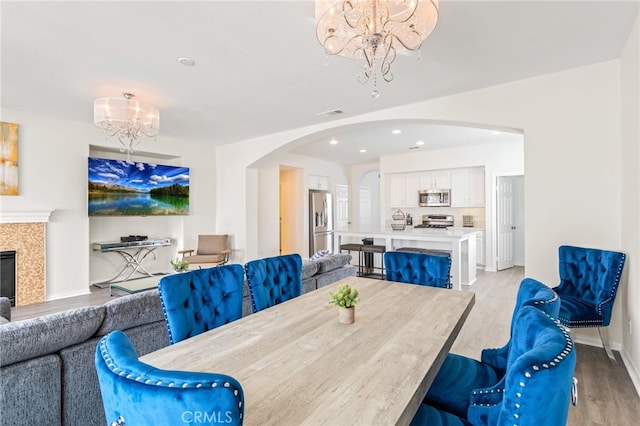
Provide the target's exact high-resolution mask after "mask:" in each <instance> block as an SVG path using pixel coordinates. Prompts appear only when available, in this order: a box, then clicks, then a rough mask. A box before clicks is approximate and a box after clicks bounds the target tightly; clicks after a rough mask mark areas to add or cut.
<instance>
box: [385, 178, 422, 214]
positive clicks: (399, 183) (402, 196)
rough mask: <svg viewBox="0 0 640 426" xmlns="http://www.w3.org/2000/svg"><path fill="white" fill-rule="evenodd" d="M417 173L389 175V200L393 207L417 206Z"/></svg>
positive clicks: (418, 184)
mask: <svg viewBox="0 0 640 426" xmlns="http://www.w3.org/2000/svg"><path fill="white" fill-rule="evenodd" d="M419 189H420V174H419V173H398V174H392V175H389V201H390V206H391V207H393V208H407V207H418V190H419Z"/></svg>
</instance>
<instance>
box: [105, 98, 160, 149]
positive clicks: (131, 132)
mask: <svg viewBox="0 0 640 426" xmlns="http://www.w3.org/2000/svg"><path fill="white" fill-rule="evenodd" d="M122 95H123V96H124V98H100V99H96V100H95V101H94V102H93V122H94V123H95V125H96V126H98V127H100V128H101V129H103V130H104V134H105V137H115V138H116V139H118V141H119V142H120V144H121V145H122V146H121V147H120V152H126V153H127V160H129V154H131V153H133V152H134V151H135V150H136V148H137V146H138V145H139V144H140V142H141V141H140V136H142V135H144V136H147V137H154V136H156V135H157V134H158V132H159V130H160V113H159V112H158V109H157V108H156V107H154V106H152V105H147V104H144V103H142V102H138V101H137V100H135V99H133V97H134V95H133V94H131V93H123V94H122Z"/></svg>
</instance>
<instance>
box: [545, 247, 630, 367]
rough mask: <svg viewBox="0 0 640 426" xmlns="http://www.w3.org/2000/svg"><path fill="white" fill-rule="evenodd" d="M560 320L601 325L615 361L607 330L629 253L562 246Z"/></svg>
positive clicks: (605, 344) (568, 323) (574, 324)
mask: <svg viewBox="0 0 640 426" xmlns="http://www.w3.org/2000/svg"><path fill="white" fill-rule="evenodd" d="M558 258H559V265H560V284H559V285H558V286H557V287H556V288H554V290H555V291H556V293H558V296H560V314H559V317H558V319H559V320H560V322H561V323H562V324H563V325H565V326H567V327H570V328H578V327H598V332H599V334H600V340H601V341H602V346H603V347H604V349H605V351H606V352H607V355H608V356H609V358H610V359H611V361H612V362H613V363H615V357H614V356H613V352H611V346H610V345H609V339H608V336H607V332H606V330H605V329H604V328H603V327H606V326H608V325H609V322H610V321H611V312H612V311H613V302H614V301H615V298H616V293H617V291H618V284H619V283H620V278H621V276H622V271H623V269H624V263H625V259H626V255H625V254H624V253H619V252H615V251H606V250H599V249H592V248H582V247H573V246H560V248H559V249H558Z"/></svg>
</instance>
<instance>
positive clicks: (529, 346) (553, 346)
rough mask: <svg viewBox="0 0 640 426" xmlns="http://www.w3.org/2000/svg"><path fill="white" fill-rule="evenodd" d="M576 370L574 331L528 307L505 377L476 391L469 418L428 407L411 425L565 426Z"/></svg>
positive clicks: (513, 341)
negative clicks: (572, 332) (571, 332)
mask: <svg viewBox="0 0 640 426" xmlns="http://www.w3.org/2000/svg"><path fill="white" fill-rule="evenodd" d="M575 366H576V353H575V350H574V347H573V340H572V339H571V336H570V335H569V332H568V331H567V330H566V329H565V328H564V327H562V325H561V324H560V322H559V321H558V320H554V319H553V318H551V317H549V316H548V315H547V314H546V313H544V312H542V311H541V310H539V309H537V308H535V307H533V306H523V307H522V308H521V309H520V310H519V311H518V313H517V315H516V319H515V325H514V333H513V336H512V338H511V350H510V352H509V360H508V363H507V372H506V375H505V377H504V378H503V379H502V380H501V381H500V382H498V383H497V384H496V385H495V386H492V387H490V388H485V389H476V390H474V391H473V392H472V393H471V395H470V405H469V408H468V410H467V413H466V415H465V416H455V415H454V414H451V413H447V412H444V411H442V410H439V409H437V408H435V407H433V406H430V405H427V404H422V405H421V407H420V408H419V409H418V412H417V414H416V416H415V417H414V419H413V422H412V423H411V424H412V425H427V424H428V425H434V424H436V425H437V424H441V425H466V424H471V425H475V426H480V425H492V426H493V425H499V426H506V425H509V426H511V425H515V426H540V425H544V426H556V425H558V426H561V425H562V426H564V425H566V422H567V415H568V412H569V404H570V401H571V395H572V390H573V373H574V370H575ZM430 421H431V422H430ZM427 422H429V423H427Z"/></svg>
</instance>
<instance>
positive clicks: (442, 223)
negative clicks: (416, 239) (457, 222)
mask: <svg viewBox="0 0 640 426" xmlns="http://www.w3.org/2000/svg"><path fill="white" fill-rule="evenodd" d="M450 226H453V216H451V215H446V214H425V215H423V216H422V223H420V224H418V225H415V226H414V228H445V229H446V228H448V227H450Z"/></svg>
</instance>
